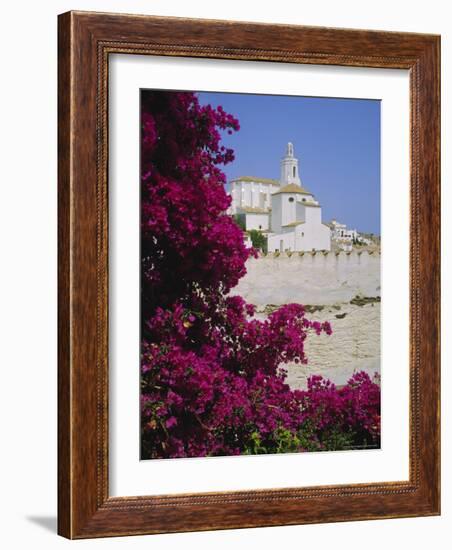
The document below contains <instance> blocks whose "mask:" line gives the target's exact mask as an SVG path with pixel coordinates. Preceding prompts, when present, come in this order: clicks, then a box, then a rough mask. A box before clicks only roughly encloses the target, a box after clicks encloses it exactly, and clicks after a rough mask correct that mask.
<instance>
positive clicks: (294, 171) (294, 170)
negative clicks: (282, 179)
mask: <svg viewBox="0 0 452 550" xmlns="http://www.w3.org/2000/svg"><path fill="white" fill-rule="evenodd" d="M295 176H296V168H295V166H294V167H293V177H295Z"/></svg>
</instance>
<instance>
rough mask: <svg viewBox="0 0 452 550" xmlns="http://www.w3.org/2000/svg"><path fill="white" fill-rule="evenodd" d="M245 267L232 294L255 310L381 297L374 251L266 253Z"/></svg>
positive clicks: (340, 302) (378, 272)
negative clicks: (264, 307)
mask: <svg viewBox="0 0 452 550" xmlns="http://www.w3.org/2000/svg"><path fill="white" fill-rule="evenodd" d="M277 242H278V244H277V248H278V249H279V240H278V241H277ZM275 248H276V247H275ZM269 250H271V249H270V247H269ZM246 268H247V274H246V275H245V277H243V278H242V279H241V280H240V282H239V284H238V285H237V286H236V287H235V288H234V289H233V293H234V294H240V295H241V296H243V297H244V298H245V299H246V300H247V301H248V302H251V303H253V304H255V305H257V306H259V307H260V306H265V305H267V304H287V303H291V302H297V303H302V304H312V305H335V304H344V303H349V302H350V300H351V299H352V298H354V297H355V296H357V295H362V296H368V297H375V296H380V295H381V289H380V255H379V253H377V252H374V253H373V254H369V253H368V252H367V251H363V252H362V253H361V254H359V253H358V252H355V251H353V252H351V253H346V252H339V253H335V252H328V253H326V254H324V253H322V252H316V253H315V254H313V253H311V252H305V253H298V252H295V253H293V254H292V255H291V256H289V255H287V254H285V253H284V254H281V255H279V256H277V257H274V255H273V254H271V253H269V254H268V255H267V256H260V257H259V258H257V259H256V258H250V259H249V260H248V262H247V264H246Z"/></svg>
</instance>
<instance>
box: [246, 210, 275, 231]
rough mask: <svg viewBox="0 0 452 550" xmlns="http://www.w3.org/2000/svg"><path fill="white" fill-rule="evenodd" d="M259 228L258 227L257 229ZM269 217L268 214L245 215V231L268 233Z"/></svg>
mask: <svg viewBox="0 0 452 550" xmlns="http://www.w3.org/2000/svg"><path fill="white" fill-rule="evenodd" d="M259 226H260V227H259ZM268 227H269V215H268V214H246V229H247V231H250V230H251V229H257V230H258V231H268Z"/></svg>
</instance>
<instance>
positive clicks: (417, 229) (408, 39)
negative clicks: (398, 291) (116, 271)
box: [58, 12, 440, 538]
mask: <svg viewBox="0 0 452 550" xmlns="http://www.w3.org/2000/svg"><path fill="white" fill-rule="evenodd" d="M58 49H59V64H58V73H59V76H58V78H59V81H58V83H59V95H58V100H59V103H58V116H59V127H58V152H59V160H58V209H59V222H58V231H59V244H58V293H59V316H58V340H59V344H58V363H59V367H58V402H59V404H58V407H59V412H58V424H59V427H58V458H59V469H58V532H59V534H61V535H63V536H65V537H68V538H88V537H103V536H117V535H134V534H148V533H162V532H178V531H198V530H210V529H231V528H243V527H258V526H272V525H293V524H303V523H319V522H333V521H351V520H363V519H378V518H394V517H410V516H429V515H437V514H439V513H440V422H439V414H440V406H439V396H440V370H439V366H440V365H439V346H440V343H439V334H440V333H439V322H440V301H439V300H440V280H439V277H440V275H439V273H440V271H439V268H440V256H439V254H440V235H439V231H440V221H439V220H440V217H439V208H440V186H439V184H440V142H439V139H440V123H439V113H440V99H439V97H440V95H439V94H440V81H439V78H440V38H439V37H438V36H433V35H424V34H411V33H394V32H380V31H378V32H376V31H364V30H343V29H330V28H321V27H318V28H315V27H301V26H290V25H264V24H255V23H238V22H237V23H236V22H226V21H208V20H194V19H179V18H162V17H148V16H138V15H120V14H101V13H89V12H68V13H65V14H63V15H60V16H59V42H58ZM113 53H128V54H137V55H159V56H162V55H163V56H188V57H203V58H215V59H240V60H260V61H272V62H286V63H300V64H320V65H325V64H326V65H340V66H349V67H374V68H399V69H400V68H401V69H407V70H409V73H410V107H411V137H410V141H411V150H410V157H411V160H410V162H411V182H410V201H411V202H410V216H411V220H410V329H409V330H410V457H409V464H410V466H409V469H410V476H409V481H400V482H384V483H366V484H358V485H334V486H322V487H294V488H290V489H271V490H253V491H231V492H226V493H207V494H206V493H204V494H202V493H195V494H182V495H166V496H152V497H128V496H123V497H110V496H109V491H108V383H107V382H108V170H107V166H108V163H107V161H108V150H107V146H108V102H107V92H108V74H109V73H108V61H109V55H110V54H113Z"/></svg>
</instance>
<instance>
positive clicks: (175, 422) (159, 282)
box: [141, 91, 380, 458]
mask: <svg viewBox="0 0 452 550" xmlns="http://www.w3.org/2000/svg"><path fill="white" fill-rule="evenodd" d="M238 129H239V122H238V121H237V119H235V118H234V117H233V116H232V115H230V114H228V113H226V112H225V111H224V110H223V109H222V108H221V107H217V108H213V107H211V106H210V105H204V106H202V105H200V104H199V101H198V98H197V96H196V94H194V93H189V92H162V91H144V92H142V120H141V132H142V136H141V144H142V151H141V158H142V160H141V293H142V296H141V303H142V356H141V419H142V426H141V433H142V445H141V447H142V458H163V457H195V456H208V455H236V454H247V453H248V454H250V453H274V452H289V451H303V450H322V449H334V448H346V447H347V446H349V447H351V446H358V445H364V446H365V445H376V444H378V442H379V433H380V429H379V426H380V424H379V418H380V416H379V414H380V412H379V411H380V392H379V385H378V384H377V383H375V382H374V381H372V380H370V378H369V377H368V376H367V375H366V374H365V373H360V374H357V375H355V376H354V377H353V378H352V379H351V380H350V381H349V383H348V384H347V385H346V386H345V387H344V388H339V389H338V388H336V387H335V386H334V385H333V384H332V383H331V382H329V381H326V380H323V379H322V378H321V377H311V379H310V380H309V385H308V389H307V390H306V391H300V390H292V389H291V388H290V387H289V386H288V384H287V383H286V381H285V380H286V372H285V371H284V369H282V368H281V365H284V363H287V362H289V361H290V362H297V363H300V364H305V363H307V357H306V355H305V350H304V347H305V340H306V338H307V337H308V336H309V335H310V334H312V335H314V337H315V335H316V334H320V333H326V334H331V326H330V324H329V323H328V322H324V323H319V322H316V321H310V320H309V319H308V318H306V316H305V309H304V307H303V306H302V305H299V304H289V305H285V306H282V307H281V308H279V309H278V310H276V311H274V312H273V313H272V314H271V315H269V316H268V318H267V319H266V320H263V321H260V320H257V319H255V318H254V306H253V305H251V304H247V303H246V302H245V301H244V300H243V299H242V298H241V297H239V296H233V297H232V296H229V291H230V290H231V289H232V288H233V287H234V286H236V285H237V283H238V281H239V280H240V278H241V277H243V276H244V275H245V273H246V267H245V264H246V260H247V259H248V258H249V256H250V254H256V251H254V250H253V249H247V248H246V247H245V245H244V241H243V232H242V230H241V229H240V228H239V227H238V226H237V225H236V223H235V222H234V220H233V219H232V218H231V217H230V216H228V215H227V214H226V210H227V208H228V206H229V204H230V198H229V196H228V195H227V193H226V192H225V188H224V184H225V183H226V179H225V175H224V173H223V172H222V171H221V169H220V166H221V165H224V164H227V163H229V162H231V161H232V160H233V159H234V154H233V151H232V150H231V149H227V148H225V147H224V146H223V145H222V144H221V132H222V131H229V132H233V131H236V130H238Z"/></svg>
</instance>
